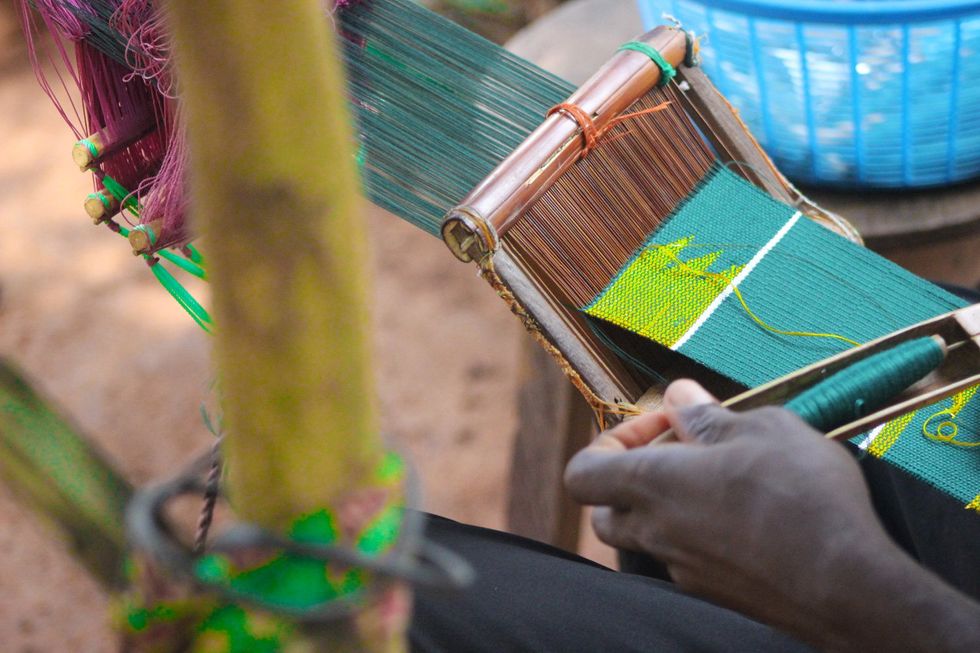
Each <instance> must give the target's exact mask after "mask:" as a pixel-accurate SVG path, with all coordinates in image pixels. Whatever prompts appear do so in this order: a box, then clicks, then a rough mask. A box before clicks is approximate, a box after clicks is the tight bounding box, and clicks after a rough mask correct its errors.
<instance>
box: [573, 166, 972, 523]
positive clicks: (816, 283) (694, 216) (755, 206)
mask: <svg viewBox="0 0 980 653" xmlns="http://www.w3.org/2000/svg"><path fill="white" fill-rule="evenodd" d="M964 305H965V302H964V301H963V300H961V299H959V298H958V297H955V296H954V295H952V294H950V293H948V292H947V291H945V290H943V289H942V288H939V287H938V286H936V285H934V284H931V283H929V282H928V281H925V280H923V279H921V278H919V277H917V276H915V275H914V274H912V273H911V272H908V271H907V270H904V269H902V268H900V267H899V266H897V265H895V264H893V263H891V262H889V261H887V260H886V259H884V258H882V257H880V256H878V255H877V254H875V253H874V252H871V251H870V250H867V249H865V248H863V247H861V246H859V245H856V244H854V243H852V242H850V241H848V240H847V239H845V238H842V237H841V236H839V235H837V234H836V233H833V232H831V231H830V230H828V229H826V228H824V227H822V226H820V225H818V224H816V223H814V222H812V221H811V220H808V219H807V218H806V217H804V216H802V215H801V213H800V212H799V211H798V210H796V209H795V208H793V207H791V206H788V205H786V204H784V203H782V202H779V201H777V200H775V199H773V198H772V197H771V196H769V195H768V194H766V193H764V192H763V191H761V190H759V189H758V188H756V187H755V186H753V185H752V184H750V183H749V182H747V181H745V180H743V179H742V178H741V177H740V176H738V175H737V174H735V173H733V172H732V171H731V170H729V169H727V168H725V167H723V166H720V165H718V166H716V167H715V168H714V169H713V170H711V171H710V172H709V173H708V175H707V176H706V177H705V178H704V179H703V180H702V182H701V183H700V184H699V185H698V187H697V188H696V189H695V191H694V192H693V193H692V194H691V195H689V196H688V197H687V198H686V199H685V200H684V201H683V202H682V203H681V204H680V205H679V206H678V207H677V208H676V209H675V211H674V213H673V215H672V216H671V217H670V218H669V219H668V220H666V221H665V222H664V223H663V224H662V225H661V226H660V227H659V228H658V229H657V230H656V231H654V233H653V234H651V235H650V237H649V238H648V240H647V241H646V242H645V243H644V245H643V246H642V247H640V248H639V249H638V250H637V252H635V253H634V255H633V256H632V257H631V258H630V260H629V261H628V262H627V263H626V264H625V265H624V266H623V267H622V268H621V270H620V271H619V273H618V274H617V275H616V276H615V277H614V278H613V280H612V281H611V282H610V283H609V284H608V285H607V286H606V288H605V289H604V290H603V291H602V292H601V293H599V294H598V295H597V296H596V298H595V299H594V300H593V301H592V302H591V303H590V304H589V305H588V306H586V307H584V308H583V309H582V310H583V311H584V312H585V313H586V314H588V315H589V316H591V317H593V318H599V319H601V320H605V321H608V322H611V323H613V324H615V325H617V326H619V327H622V328H624V329H626V330H628V331H631V332H633V333H636V334H639V335H641V336H643V337H645V338H647V339H650V340H652V341H654V342H656V343H658V344H660V345H662V346H665V347H668V348H670V349H671V350H673V351H675V352H677V353H679V354H682V355H683V356H686V357H688V358H690V359H693V360H695V361H697V362H698V363H701V364H703V365H705V366H707V367H709V368H711V369H712V370H715V371H716V372H719V373H721V374H723V375H724V376H726V377H728V378H730V379H732V380H734V381H737V382H738V383H740V384H741V385H743V386H746V387H755V386H758V385H761V384H763V383H766V382H768V381H771V380H773V379H775V378H778V377H780V376H783V375H785V374H788V373H790V372H792V371H794V370H797V369H800V368H801V367H805V366H806V365H809V364H811V363H814V362H816V361H819V360H821V359H824V358H827V357H829V356H832V355H834V354H837V353H840V352H842V351H844V350H846V349H847V348H849V347H851V346H853V345H851V344H849V343H848V342H846V341H844V340H842V339H840V338H834V337H829V335H827V334H834V335H837V336H841V337H843V338H846V339H848V340H852V341H856V342H859V343H864V342H868V341H870V340H873V339H875V338H878V337H881V336H884V335H886V334H888V333H891V332H893V331H897V330H899V329H902V328H904V327H907V326H909V325H912V324H915V323H917V322H921V321H923V320H926V319H929V318H931V317H934V316H936V315H940V314H942V313H946V312H949V311H952V310H955V309H957V308H960V307H962V306H964ZM753 316H754V317H753ZM756 318H757V319H756ZM773 329H776V330H780V331H793V332H799V333H803V332H806V333H810V334H825V335H821V336H816V335H806V336H801V335H786V334H781V333H776V332H775V331H774V330H773ZM975 393H976V388H970V389H969V390H967V391H965V392H963V393H960V394H959V395H957V396H955V397H952V398H950V399H947V400H945V401H943V402H940V403H938V404H935V405H933V406H929V407H926V408H923V409H921V410H919V411H917V412H916V413H913V414H910V415H906V416H903V417H900V418H898V419H896V420H893V421H891V422H889V423H888V424H885V425H883V426H881V427H879V428H876V429H874V430H873V431H871V432H870V433H867V434H863V435H861V436H858V437H857V438H854V439H853V442H854V444H855V445H857V446H859V447H861V448H862V449H864V450H866V451H867V452H868V453H870V454H871V455H874V456H876V457H879V458H883V459H885V460H887V461H888V462H890V463H892V464H893V465H896V466H898V467H900V468H902V469H904V470H906V471H907V472H909V473H911V474H913V475H915V476H916V477H918V478H920V479H922V480H924V481H926V482H927V483H929V484H931V485H934V486H935V487H938V488H940V489H942V490H943V491H945V492H947V493H949V494H951V495H952V496H953V497H955V498H956V499H957V500H959V501H961V502H962V503H963V504H964V505H966V506H967V507H969V508H973V509H976V510H977V511H978V512H980V447H975V448H974V447H960V446H954V445H953V444H950V443H947V442H940V441H937V440H935V439H930V438H928V437H926V435H925V434H924V432H923V426H924V425H925V422H926V420H930V422H929V425H930V430H931V432H934V431H935V427H936V426H937V425H938V424H939V423H940V422H943V421H952V422H953V423H955V424H956V426H957V428H958V435H957V439H958V440H959V441H963V442H971V441H972V442H975V441H978V440H980V438H978V437H977V435H976V434H977V427H980V405H977V404H980V400H978V401H976V402H973V401H971V399H972V398H973V396H974V394H975ZM937 413H941V414H938V415H937Z"/></svg>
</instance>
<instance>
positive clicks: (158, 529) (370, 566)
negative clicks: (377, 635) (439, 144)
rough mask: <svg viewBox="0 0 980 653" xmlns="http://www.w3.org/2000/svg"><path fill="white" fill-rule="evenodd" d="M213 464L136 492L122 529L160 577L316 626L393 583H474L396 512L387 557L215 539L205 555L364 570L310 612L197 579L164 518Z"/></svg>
mask: <svg viewBox="0 0 980 653" xmlns="http://www.w3.org/2000/svg"><path fill="white" fill-rule="evenodd" d="M211 465H212V458H211V456H210V455H207V456H204V457H202V458H200V459H198V460H196V461H195V462H194V463H192V464H191V465H190V466H189V467H188V468H187V469H185V470H184V471H182V472H181V473H180V474H178V475H177V476H175V477H174V478H172V479H170V480H168V481H165V482H163V483H160V484H158V485H154V486H151V487H148V488H145V489H143V490H140V491H139V492H137V493H136V495H135V496H134V497H133V499H132V501H131V502H130V504H129V506H128V507H127V510H126V528H127V532H128V535H129V538H130V541H131V543H132V545H133V547H134V548H135V549H137V550H139V551H140V552H141V553H142V554H143V555H146V556H147V557H148V558H149V559H150V560H151V561H152V562H153V563H155V564H156V565H158V566H159V567H160V568H161V569H162V570H163V571H164V572H166V573H167V574H170V575H171V576H172V577H174V578H175V579H178V580H183V581H188V582H190V583H192V584H193V585H195V586H197V587H198V588H199V589H201V590H203V591H206V592H209V593H213V594H215V595H217V596H218V597H219V598H220V599H222V600H224V601H227V602H230V603H234V604H239V605H244V606H249V607H253V608H256V609H259V610H262V611H264V612H267V613H271V614H274V615H279V616H282V617H285V618H287V619H289V620H292V621H295V622H299V623H305V624H315V623H323V622H331V621H336V620H339V619H345V618H348V617H350V616H352V615H353V614H354V613H356V612H357V611H358V610H359V609H361V608H362V607H364V606H365V605H366V604H367V603H368V602H369V600H370V599H371V598H372V597H375V596H378V595H380V594H381V593H383V592H384V591H385V590H386V589H387V588H389V587H390V586H391V584H392V583H407V584H409V585H412V586H415V587H424V588H431V589H438V590H447V591H452V590H459V589H462V588H464V587H466V586H468V585H469V584H470V583H471V582H472V581H473V579H474V571H473V569H472V567H471V566H470V565H469V563H468V562H466V560H464V559H463V558H462V557H460V556H459V555H458V554H456V553H454V552H452V551H450V550H449V549H447V548H445V547H443V546H441V545H438V544H436V543H434V542H432V541H431V540H427V539H425V537H424V534H423V528H424V520H425V517H424V515H423V514H422V513H421V512H418V511H417V510H414V509H410V508H409V509H405V510H402V511H401V514H402V519H401V523H400V525H399V529H398V535H397V539H396V541H395V544H394V546H393V547H392V548H391V549H390V550H389V551H387V552H386V553H384V554H381V555H369V554H366V553H364V552H363V551H360V550H357V549H355V548H351V547H348V546H341V545H335V544H327V545H320V544H311V543H308V542H299V541H296V540H293V539H290V538H288V537H285V536H282V535H279V534H277V533H273V532H271V531H269V530H266V529H264V528H262V527H260V526H257V525H255V524H249V523H238V524H234V525H232V526H230V527H229V528H228V529H227V530H226V531H225V532H223V533H221V534H220V535H218V536H217V537H215V538H214V539H213V540H212V544H211V547H210V551H209V552H208V555H210V554H214V553H221V554H224V555H227V556H234V557H237V556H242V559H245V558H253V559H254V556H255V554H264V556H263V557H265V556H268V555H270V554H276V553H279V554H284V555H291V556H295V557H297V558H302V559H305V560H310V561H316V562H322V563H324V564H333V565H338V566H340V567H344V568H356V569H362V570H364V571H366V572H368V573H370V574H371V576H372V578H373V579H374V582H372V583H370V584H369V585H367V586H366V587H362V588H360V589H357V590H354V591H351V592H349V593H344V594H341V595H339V596H337V597H336V598H333V599H330V600H327V601H324V602H323V603H319V604H317V605H313V606H309V607H296V606H289V605H283V604H281V603H277V602H272V601H270V600H267V599H266V598H264V597H263V596H261V595H260V594H256V593H253V592H244V591H241V590H239V589H236V588H234V587H232V585H231V584H230V583H228V582H225V581H224V580H214V579H212V578H209V577H206V575H202V574H201V573H199V566H198V563H199V562H200V561H201V560H202V559H203V558H204V557H205V554H204V552H203V551H199V550H197V549H196V548H194V547H188V546H186V545H185V544H184V543H183V542H181V541H180V539H179V538H178V537H177V536H176V535H175V533H174V530H173V528H172V527H171V525H170V524H169V523H168V521H167V519H166V517H165V514H166V510H167V507H168V505H169V504H170V503H171V502H172V501H173V500H174V499H176V498H178V497H180V496H184V495H188V494H198V495H199V494H200V493H201V492H204V491H205V490H206V483H205V481H204V480H203V478H202V477H203V476H204V474H205V472H206V471H207V470H208V469H209V467H211ZM417 486H418V483H417V480H416V479H415V477H414V475H412V474H409V478H408V483H407V490H406V492H407V494H408V499H409V502H408V503H409V504H410V505H413V506H414V505H417V502H416V501H415V499H417V496H418V492H417Z"/></svg>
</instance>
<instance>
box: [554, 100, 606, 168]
mask: <svg viewBox="0 0 980 653" xmlns="http://www.w3.org/2000/svg"><path fill="white" fill-rule="evenodd" d="M559 112H561V113H564V114H566V115H568V116H570V117H571V118H572V119H573V120H575V122H577V123H578V126H579V129H580V130H581V131H582V151H581V152H579V155H578V158H579V159H584V158H585V157H586V156H588V154H589V152H591V151H592V148H594V147H595V146H596V143H598V142H599V130H598V129H597V128H596V126H595V121H594V120H592V116H590V115H589V114H587V113H586V112H585V110H584V109H582V108H581V107H580V106H578V105H575V104H572V103H571V102H562V103H561V104H556V105H555V106H553V107H551V108H550V109H548V113H547V115H548V116H551V115H552V114H555V113H559Z"/></svg>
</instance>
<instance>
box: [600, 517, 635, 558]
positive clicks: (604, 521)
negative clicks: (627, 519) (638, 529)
mask: <svg viewBox="0 0 980 653" xmlns="http://www.w3.org/2000/svg"><path fill="white" fill-rule="evenodd" d="M625 514H628V513H623V512H622V511H619V510H616V509H615V508H610V507H608V506H598V507H596V508H593V509H592V529H593V530H594V531H595V534H596V536H597V537H598V538H599V539H600V540H601V541H602V542H604V543H606V544H608V545H609V546H611V547H615V548H617V549H627V550H636V549H637V546H636V538H635V537H634V536H633V535H632V533H631V532H630V529H629V528H627V527H624V524H623V523H622V522H623V521H624V515H625Z"/></svg>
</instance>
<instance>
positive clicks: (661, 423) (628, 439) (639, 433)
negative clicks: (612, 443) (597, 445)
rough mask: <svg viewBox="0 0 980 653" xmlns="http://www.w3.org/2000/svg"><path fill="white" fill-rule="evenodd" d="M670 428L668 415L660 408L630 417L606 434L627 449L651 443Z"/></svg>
mask: <svg viewBox="0 0 980 653" xmlns="http://www.w3.org/2000/svg"><path fill="white" fill-rule="evenodd" d="M668 428H670V422H669V421H667V415H665V414H664V413H663V411H659V410H658V411H656V412H652V413H644V414H643V415H640V416H639V417H634V418H633V419H629V420H627V421H625V422H623V423H622V424H620V425H619V426H617V427H616V428H614V429H612V430H611V431H607V432H606V434H605V435H607V436H609V437H611V438H613V439H615V440H616V441H617V442H619V443H620V444H621V445H622V447H623V448H625V449H635V448H637V447H642V446H644V445H646V444H649V443H650V441H651V440H653V439H654V438H655V437H657V436H658V435H660V434H661V433H663V432H664V431H666V430H667V429H668ZM600 437H602V436H600Z"/></svg>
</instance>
